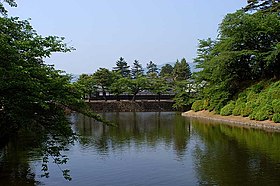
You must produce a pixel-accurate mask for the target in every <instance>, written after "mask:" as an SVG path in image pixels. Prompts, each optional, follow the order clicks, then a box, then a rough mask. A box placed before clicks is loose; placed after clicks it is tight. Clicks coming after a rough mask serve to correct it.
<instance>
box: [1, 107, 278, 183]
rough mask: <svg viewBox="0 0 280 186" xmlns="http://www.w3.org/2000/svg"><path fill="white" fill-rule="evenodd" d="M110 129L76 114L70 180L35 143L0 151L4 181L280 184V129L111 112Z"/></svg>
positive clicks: (19, 143)
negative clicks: (45, 174) (45, 167)
mask: <svg viewBox="0 0 280 186" xmlns="http://www.w3.org/2000/svg"><path fill="white" fill-rule="evenodd" d="M104 116H105V117H106V118H107V119H110V120H113V121H114V122H115V123H117V124H118V125H119V127H117V128H112V127H111V128H110V127H106V126H103V125H100V124H98V123H95V122H94V121H93V120H91V119H89V118H87V117H84V116H82V115H72V116H71V117H70V119H71V121H72V122H73V123H74V124H73V128H74V130H76V131H77V132H78V133H79V134H80V135H81V137H80V140H79V142H77V143H76V144H75V145H74V146H71V147H69V148H70V151H68V152H66V154H67V155H68V156H69V158H70V160H69V162H68V163H67V165H65V166H63V167H62V168H68V169H70V170H71V172H70V174H71V176H72V178H73V180H72V181H70V182H69V181H66V180H64V178H63V177H62V174H61V172H60V169H59V168H58V167H57V166H56V165H53V164H50V165H49V166H50V178H48V179H47V178H41V177H40V174H41V172H40V169H41V167H40V164H41V162H40V161H39V160H38V159H39V157H38V156H36V155H35V154H34V153H32V150H31V149H32V148H28V147H26V146H24V145H22V144H24V143H23V141H24V140H23V139H21V140H20V141H17V140H16V139H15V140H14V141H12V142H11V143H10V144H9V145H8V146H6V147H5V148H3V149H1V150H0V185H1V186H2V185H8V186H9V185H41V184H42V185H172V186H177V185H280V133H273V132H265V131H260V130H255V129H242V128H237V127H232V126H228V125H220V124H214V123H207V122H205V121H201V120H189V119H188V118H184V117H181V116H180V114H176V113H174V112H167V113H155V112H150V113H149V112H138V113H106V114H104Z"/></svg>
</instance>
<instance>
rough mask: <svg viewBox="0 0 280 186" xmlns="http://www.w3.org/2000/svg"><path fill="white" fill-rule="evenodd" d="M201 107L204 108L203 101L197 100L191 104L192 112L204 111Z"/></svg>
mask: <svg viewBox="0 0 280 186" xmlns="http://www.w3.org/2000/svg"><path fill="white" fill-rule="evenodd" d="M203 106H204V101H203V100H197V101H195V102H194V103H193V104H192V110H194V111H195V112H197V111H201V110H203V109H204V108H203Z"/></svg>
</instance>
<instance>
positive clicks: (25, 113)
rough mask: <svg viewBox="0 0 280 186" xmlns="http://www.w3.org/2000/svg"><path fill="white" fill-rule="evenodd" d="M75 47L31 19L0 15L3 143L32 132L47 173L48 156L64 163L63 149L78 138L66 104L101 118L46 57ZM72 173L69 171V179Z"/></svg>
mask: <svg viewBox="0 0 280 186" xmlns="http://www.w3.org/2000/svg"><path fill="white" fill-rule="evenodd" d="M71 50H72V47H67V46H66V45H65V44H64V43H63V38H59V37H56V36H48V37H42V36H40V35H39V34H37V33H36V31H35V30H34V29H33V28H32V26H31V25H30V23H29V22H28V21H21V20H19V18H7V17H0V51H1V52H0V61H1V63H0V76H1V78H0V139H1V142H2V143H3V142H4V141H8V140H7V139H9V137H11V136H14V135H16V134H17V133H20V132H21V131H26V130H27V131H31V133H32V134H33V136H34V138H35V139H34V142H35V143H37V146H38V148H37V149H38V150H40V151H41V152H40V154H43V155H44V158H43V162H44V163H43V165H42V166H43V167H42V170H44V171H46V172H45V173H46V174H45V175H46V176H47V175H48V173H47V170H48V169H47V164H46V163H47V162H48V157H49V156H52V157H53V158H55V159H56V161H55V163H57V164H63V163H65V162H66V161H67V158H66V157H65V156H62V154H61V150H63V149H65V148H66V144H69V143H71V142H73V141H74V140H75V137H76V135H75V134H74V133H73V131H72V129H71V126H70V125H69V122H68V120H67V119H66V117H65V112H64V111H65V109H66V108H68V109H71V110H75V111H78V112H81V113H84V114H86V115H88V116H90V117H94V118H95V119H97V120H99V121H102V118H101V117H100V116H98V115H96V114H94V113H93V112H91V111H90V109H89V107H88V106H87V105H86V104H85V102H84V101H83V100H81V97H82V93H81V92H80V91H79V90H77V89H76V88H75V86H74V85H73V84H71V83H70V79H71V77H70V75H67V74H65V73H64V72H62V71H59V70H56V69H54V67H53V66H50V65H46V64H45V63H44V61H43V59H44V58H46V57H50V56H51V53H52V52H69V51H71ZM39 147H40V148H39ZM67 172H68V171H67V170H65V171H64V172H63V173H64V176H65V177H66V178H68V179H70V178H69V177H68V176H67Z"/></svg>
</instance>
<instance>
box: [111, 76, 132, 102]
mask: <svg viewBox="0 0 280 186" xmlns="http://www.w3.org/2000/svg"><path fill="white" fill-rule="evenodd" d="M112 77H113V78H112V79H113V81H112V82H113V83H112V84H111V85H110V87H109V90H110V92H111V93H113V94H114V95H116V97H117V101H120V98H119V95H120V94H122V93H124V92H127V91H128V87H127V85H128V84H129V79H128V78H124V77H122V76H121V75H120V74H119V73H118V72H113V74H112Z"/></svg>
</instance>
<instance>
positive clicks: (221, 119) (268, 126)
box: [182, 110, 280, 131]
mask: <svg viewBox="0 0 280 186" xmlns="http://www.w3.org/2000/svg"><path fill="white" fill-rule="evenodd" d="M182 116H186V117H189V118H198V119H203V120H208V121H215V122H218V123H224V124H229V125H235V126H241V127H250V128H258V129H264V130H275V131H280V124H277V123H274V122H272V121H269V120H266V121H255V120H250V119H249V118H248V117H242V116H221V115H217V114H214V113H212V112H209V111H205V110H203V111H199V112H194V111H192V110H191V111H188V112H184V113H182Z"/></svg>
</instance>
